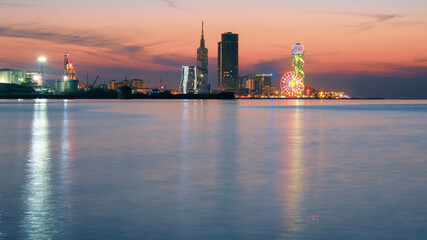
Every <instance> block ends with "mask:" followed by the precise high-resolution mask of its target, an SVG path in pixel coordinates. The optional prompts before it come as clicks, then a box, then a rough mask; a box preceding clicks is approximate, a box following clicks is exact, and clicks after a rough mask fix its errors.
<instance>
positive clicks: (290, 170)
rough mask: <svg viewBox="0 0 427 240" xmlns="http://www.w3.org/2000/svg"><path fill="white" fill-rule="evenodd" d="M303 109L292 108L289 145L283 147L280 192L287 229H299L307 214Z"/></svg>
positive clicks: (288, 121)
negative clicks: (303, 210) (305, 208)
mask: <svg viewBox="0 0 427 240" xmlns="http://www.w3.org/2000/svg"><path fill="white" fill-rule="evenodd" d="M300 111H301V110H300V109H298V108H296V109H295V110H291V111H290V112H289V115H286V116H288V117H287V121H286V122H285V124H287V126H285V129H286V133H285V135H284V137H285V139H284V140H283V141H282V142H283V143H284V144H286V143H287V146H286V147H284V148H283V150H284V152H283V158H282V159H283V162H282V166H281V169H282V173H281V182H280V186H279V188H280V192H281V193H282V195H283V196H282V200H283V205H284V208H283V217H284V228H285V231H298V230H301V228H302V227H303V226H304V222H305V220H306V219H305V216H304V213H303V212H302V208H303V206H302V201H303V193H304V190H305V179H304V162H303V161H304V159H303V143H304V135H303V124H302V117H301V112H300Z"/></svg>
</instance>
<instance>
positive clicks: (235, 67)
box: [218, 32, 239, 91]
mask: <svg viewBox="0 0 427 240" xmlns="http://www.w3.org/2000/svg"><path fill="white" fill-rule="evenodd" d="M238 77H239V35H238V34H235V33H231V32H227V33H223V34H222V35H221V42H218V90H219V91H227V90H228V91H234V90H236V89H237V87H238Z"/></svg>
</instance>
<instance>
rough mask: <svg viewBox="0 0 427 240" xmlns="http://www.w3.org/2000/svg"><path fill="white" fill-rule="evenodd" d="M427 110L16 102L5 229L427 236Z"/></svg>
mask: <svg viewBox="0 0 427 240" xmlns="http://www.w3.org/2000/svg"><path fill="white" fill-rule="evenodd" d="M4 113H7V115H5V114H4ZM426 117H427V101H424V102H423V101H403V102H399V101H348V102H345V101H311V100H287V101H276V100H266V101H264V100H259V101H196V100H186V101H70V102H66V101H65V102H64V101H35V102H30V101H22V102H19V103H18V102H13V101H10V102H2V103H0V121H6V120H8V121H7V122H10V119H16V123H17V124H19V125H22V126H20V128H19V129H18V130H16V131H15V130H14V129H11V128H10V127H6V126H8V124H1V123H3V122H0V131H1V132H2V133H4V136H14V137H10V138H9V139H8V141H5V140H3V139H0V140H1V141H0V145H1V146H2V148H1V149H0V155H1V156H2V159H1V161H0V166H2V168H3V169H0V173H2V174H0V179H2V180H3V182H6V185H5V184H0V198H1V199H0V200H1V202H0V234H3V236H5V238H14V237H15V236H18V237H21V238H24V239H80V238H88V239H106V238H110V239H141V238H144V237H146V238H148V239H245V240H246V239H308V238H313V239H346V238H352V239H369V238H372V236H376V238H377V239H389V238H393V237H394V238H397V239H405V238H407V239H422V237H423V236H425V235H426V234H427V232H426V230H425V228H424V226H425V224H424V223H426V222H427V218H426V216H427V209H426V208H425V207H424V205H425V202H427V193H426V192H425V191H424V188H425V186H426V185H427V177H425V171H427V161H426V159H427V158H426V156H427V152H426V148H425V146H426V144H427V142H426V138H425V135H426V134H427V126H426V125H425V119H426ZM9 118H10V119H9ZM26 119H31V120H28V121H27V120H26ZM9 126H10V124H9ZM27 130H28V131H27ZM16 139H18V140H19V139H24V140H22V141H25V142H27V143H28V145H27V146H26V147H19V148H13V146H15V145H16V144H18V143H20V142H18V143H17V141H18V140H16ZM25 139H27V140H25ZM4 146H5V147H4ZM10 149H26V151H25V152H28V156H27V159H23V160H22V161H23V162H24V164H21V165H19V164H16V161H17V160H16V159H17V157H16V156H19V154H18V155H16V156H15V155H13V153H14V152H11V150H10ZM15 151H16V150H15ZM8 156H14V157H15V158H12V157H10V158H9V157H8ZM18 161H19V158H18ZM4 168H7V171H8V172H10V174H9V175H7V176H16V179H11V180H10V181H4V179H5V178H4V177H3V176H4V174H5V172H6V170H4ZM24 168H25V171H24ZM2 175H3V176H2ZM10 178H11V177H10ZM20 178H22V179H23V180H20ZM6 180H9V179H6ZM20 182H22V185H21V184H15V183H20ZM13 184H15V185H13ZM15 186H18V187H19V188H21V189H23V191H22V192H21V193H19V194H21V195H20V196H19V197H20V198H21V199H19V200H16V197H15V195H14V194H11V193H10V190H8V189H14V187H15ZM8 191H9V192H8ZM19 194H18V195H19ZM13 200H14V201H15V202H18V203H16V204H15V205H14V204H11V202H12V201H13ZM16 208H18V209H16ZM21 213H22V214H21ZM21 215H22V217H21ZM396 223H399V224H398V225H396ZM13 225H18V226H20V228H13V227H12V226H13ZM0 238H1V235H0ZM15 238H16V237H15Z"/></svg>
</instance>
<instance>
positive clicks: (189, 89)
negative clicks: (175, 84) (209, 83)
mask: <svg viewBox="0 0 427 240" xmlns="http://www.w3.org/2000/svg"><path fill="white" fill-rule="evenodd" d="M179 91H180V92H182V93H183V94H187V93H197V71H196V68H195V67H194V66H182V74H181V82H180V84H179Z"/></svg>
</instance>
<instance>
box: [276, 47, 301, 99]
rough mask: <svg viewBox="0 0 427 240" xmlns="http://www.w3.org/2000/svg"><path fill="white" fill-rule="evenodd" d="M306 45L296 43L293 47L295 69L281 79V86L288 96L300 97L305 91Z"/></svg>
mask: <svg viewBox="0 0 427 240" xmlns="http://www.w3.org/2000/svg"><path fill="white" fill-rule="evenodd" d="M304 52H305V50H304V46H303V45H302V44H301V43H296V44H295V45H294V46H293V47H292V67H293V71H291V72H287V73H285V74H284V75H283V76H282V78H281V80H280V88H281V89H282V92H283V94H285V95H286V96H287V97H299V96H301V94H303V91H304V77H305V73H304V64H305V62H304Z"/></svg>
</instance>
